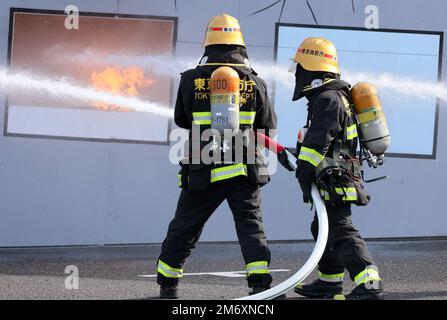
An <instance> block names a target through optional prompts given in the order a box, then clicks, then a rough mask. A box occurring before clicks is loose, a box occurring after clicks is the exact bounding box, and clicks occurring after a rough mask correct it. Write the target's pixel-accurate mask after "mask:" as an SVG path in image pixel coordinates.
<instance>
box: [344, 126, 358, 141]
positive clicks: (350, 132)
mask: <svg viewBox="0 0 447 320" xmlns="http://www.w3.org/2000/svg"><path fill="white" fill-rule="evenodd" d="M357 137H358V134H357V125H356V124H353V125H352V126H349V127H347V128H346V140H352V139H354V138H357Z"/></svg>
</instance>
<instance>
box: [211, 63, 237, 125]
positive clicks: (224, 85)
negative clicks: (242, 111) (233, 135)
mask: <svg viewBox="0 0 447 320" xmlns="http://www.w3.org/2000/svg"><path fill="white" fill-rule="evenodd" d="M239 82H240V80H239V74H238V73H237V72H236V70H234V69H233V68H231V67H226V66H224V67H220V68H218V69H216V70H214V72H213V73H212V74H211V85H210V87H211V95H210V100H211V101H210V102H211V128H213V129H216V130H218V131H219V132H221V133H224V130H225V129H231V130H235V129H239V101H240V91H239Z"/></svg>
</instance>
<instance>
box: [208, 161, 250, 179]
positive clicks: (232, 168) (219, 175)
mask: <svg viewBox="0 0 447 320" xmlns="http://www.w3.org/2000/svg"><path fill="white" fill-rule="evenodd" d="M246 175H247V165H245V164H243V163H237V164H233V165H229V166H225V167H221V168H216V169H212V170H211V182H216V181H220V180H225V179H230V178H233V177H236V176H246Z"/></svg>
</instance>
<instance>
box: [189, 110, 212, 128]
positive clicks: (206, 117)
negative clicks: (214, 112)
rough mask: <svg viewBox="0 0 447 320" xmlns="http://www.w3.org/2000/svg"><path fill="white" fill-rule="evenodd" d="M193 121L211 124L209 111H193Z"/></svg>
mask: <svg viewBox="0 0 447 320" xmlns="http://www.w3.org/2000/svg"><path fill="white" fill-rule="evenodd" d="M192 117H193V119H194V120H193V123H194V124H197V125H200V124H211V112H210V111H205V112H193V113H192Z"/></svg>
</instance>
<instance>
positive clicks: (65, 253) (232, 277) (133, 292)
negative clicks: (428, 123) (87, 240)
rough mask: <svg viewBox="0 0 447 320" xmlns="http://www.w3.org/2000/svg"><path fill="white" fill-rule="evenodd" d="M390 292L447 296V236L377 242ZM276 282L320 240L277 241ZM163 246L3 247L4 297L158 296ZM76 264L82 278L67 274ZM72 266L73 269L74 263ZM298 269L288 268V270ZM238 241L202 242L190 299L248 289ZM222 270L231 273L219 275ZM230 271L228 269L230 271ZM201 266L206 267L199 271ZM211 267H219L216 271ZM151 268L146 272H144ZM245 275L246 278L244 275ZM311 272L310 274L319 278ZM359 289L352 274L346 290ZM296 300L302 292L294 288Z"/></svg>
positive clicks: (373, 246)
mask: <svg viewBox="0 0 447 320" xmlns="http://www.w3.org/2000/svg"><path fill="white" fill-rule="evenodd" d="M368 245H369V248H370V251H371V252H372V254H373V256H374V257H375V259H376V262H377V265H378V266H379V268H380V271H381V276H382V278H383V280H384V284H385V289H386V299H447V240H438V241H390V242H369V243H368ZM270 248H271V251H272V265H271V269H272V270H278V271H276V272H274V273H273V276H274V282H275V283H279V282H280V281H282V280H285V279H286V278H288V277H290V276H291V275H292V274H293V273H294V272H295V271H296V270H297V269H298V268H299V267H301V266H302V265H303V264H304V262H305V261H306V260H307V258H308V257H309V255H310V253H311V251H312V249H313V244H312V243H272V244H271V246H270ZM159 252H160V247H159V246H158V245H131V246H105V247H56V248H3V249H0V299H144V298H149V299H156V297H157V294H158V286H157V284H156V282H155V278H154V277H153V275H154V266H155V263H156V259H157V257H158V254H159ZM70 265H73V266H76V268H77V270H78V271H79V281H78V285H79V287H78V289H70V290H69V289H67V288H66V284H68V285H69V286H70V285H71V286H75V285H76V281H70V279H71V278H68V279H67V276H69V275H68V274H65V271H67V272H69V273H71V272H72V271H70V270H72V269H70V267H68V268H67V266H70ZM66 268H67V270H66ZM284 269H286V270H290V271H281V270H284ZM242 270H243V262H242V256H241V254H240V251H239V246H238V245H237V244H232V243H231V244H228V243H226V244H211V243H200V244H199V245H198V247H197V249H196V250H195V251H194V252H193V254H192V256H191V257H190V259H189V260H188V262H187V264H186V266H185V272H186V273H192V275H186V276H185V278H184V279H183V280H182V282H181V287H180V290H181V291H180V293H181V295H182V298H184V299H194V300H195V299H231V298H236V297H241V296H244V295H246V293H247V288H246V287H245V279H244V275H243V273H240V274H238V273H231V272H229V271H242ZM216 272H224V273H219V274H215V273H216ZM225 272H226V273H225ZM194 273H200V274H194ZM209 273H211V274H209ZM143 275H144V277H143ZM238 276H240V277H238ZM314 277H315V275H311V276H310V277H309V279H308V280H312V279H313V278H314ZM351 289H352V283H351V281H350V280H349V279H348V278H347V279H346V281H345V291H346V292H349V291H350V290H351ZM287 298H288V299H298V298H299V297H298V295H296V294H295V293H293V292H288V293H287Z"/></svg>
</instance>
